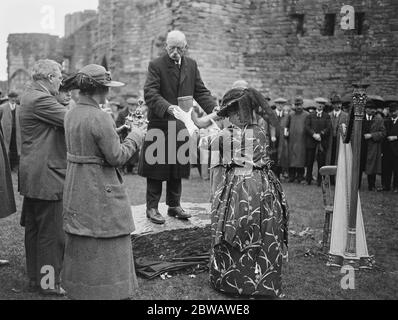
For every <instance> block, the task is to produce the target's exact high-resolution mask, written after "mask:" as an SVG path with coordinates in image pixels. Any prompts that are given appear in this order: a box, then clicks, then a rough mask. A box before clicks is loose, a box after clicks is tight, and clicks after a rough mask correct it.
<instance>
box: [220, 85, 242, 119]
mask: <svg viewBox="0 0 398 320" xmlns="http://www.w3.org/2000/svg"><path fill="white" fill-rule="evenodd" d="M244 90H245V89H243V88H233V89H231V90H229V91H228V92H227V93H226V94H225V95H224V97H223V99H222V101H221V109H220V111H218V112H217V115H218V116H219V117H227V116H228V114H229V113H230V112H231V111H232V110H234V109H239V106H238V105H237V104H236V102H238V101H239V100H240V99H241V98H242V97H243V95H244Z"/></svg>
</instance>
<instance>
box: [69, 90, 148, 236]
mask: <svg viewBox="0 0 398 320" xmlns="http://www.w3.org/2000/svg"><path fill="white" fill-rule="evenodd" d="M65 132H66V143H67V150H68V156H67V159H68V168H67V175H66V180H65V191H64V229H65V231H67V232H68V233H71V234H75V235H80V236H89V237H95V238H111V237H117V236H122V235H127V234H130V233H131V232H133V231H134V222H133V218H132V215H131V207H130V201H129V198H128V195H127V192H126V189H125V187H124V185H123V179H122V176H121V175H120V173H119V171H118V170H117V167H119V166H122V165H124V164H125V163H126V162H127V161H128V160H129V159H130V158H131V157H132V156H133V154H134V153H135V152H137V151H138V150H139V148H140V147H141V145H142V139H143V137H142V136H140V135H138V134H136V132H135V131H133V132H132V133H130V134H129V135H128V136H127V138H126V140H125V141H124V142H123V143H121V142H120V139H119V136H118V134H117V133H116V126H115V122H114V121H113V119H112V117H111V116H110V115H109V114H108V113H106V112H104V111H102V110H101V109H100V107H99V105H98V104H97V102H96V101H95V100H93V99H92V98H90V97H87V96H83V95H81V96H80V99H79V102H78V104H77V106H76V108H74V109H72V110H71V111H69V112H68V113H67V115H66V117H65Z"/></svg>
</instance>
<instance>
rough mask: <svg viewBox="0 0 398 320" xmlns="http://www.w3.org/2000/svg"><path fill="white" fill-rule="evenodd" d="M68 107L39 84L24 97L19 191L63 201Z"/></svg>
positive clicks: (26, 92)
mask: <svg viewBox="0 0 398 320" xmlns="http://www.w3.org/2000/svg"><path fill="white" fill-rule="evenodd" d="M66 112H67V109H66V107H64V106H63V105H61V104H60V103H58V102H57V100H56V98H55V97H54V96H52V95H51V94H50V93H49V91H48V90H47V89H46V88H45V87H44V86H41V85H40V84H39V83H36V82H33V83H31V84H29V85H28V87H27V89H26V90H25V92H24V93H23V94H22V97H21V112H20V116H19V120H20V126H21V141H22V147H21V159H20V165H19V191H20V193H21V194H22V195H23V196H25V197H28V198H33V199H40V200H62V194H63V189H64V181H65V174H66V144H65V131H64V118H65V114H66Z"/></svg>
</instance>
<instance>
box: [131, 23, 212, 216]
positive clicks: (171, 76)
mask: <svg viewBox="0 0 398 320" xmlns="http://www.w3.org/2000/svg"><path fill="white" fill-rule="evenodd" d="M186 49H187V41H186V38H185V35H184V34H183V33H182V32H180V31H176V30H175V31H171V32H170V33H169V34H168V36H167V40H166V51H167V54H165V55H163V56H161V57H159V58H157V59H155V60H153V61H151V62H150V63H149V67H148V75H147V79H146V82H145V87H144V96H145V102H146V104H147V106H148V121H149V123H148V133H147V136H146V140H145V142H144V146H143V149H142V152H141V158H140V168H139V174H140V175H142V176H143V177H146V178H147V193H146V202H147V211H146V214H147V217H148V218H149V219H150V220H151V221H152V222H154V223H158V224H163V223H164V222H165V220H164V218H163V216H162V215H161V214H160V212H159V211H158V203H159V200H160V197H161V194H162V182H163V181H166V182H167V191H166V204H167V205H168V206H169V209H168V212H167V213H168V215H170V216H173V217H176V218H179V219H187V218H190V215H189V214H187V213H186V212H185V211H184V210H183V209H182V208H181V204H180V199H181V191H182V185H181V179H182V178H188V177H189V170H190V164H189V155H188V156H187V157H185V158H186V159H188V161H184V162H183V163H182V162H181V161H179V160H181V159H179V157H178V150H179V148H180V147H181V146H182V145H185V144H186V143H187V142H188V139H189V137H188V134H186V135H185V138H184V139H181V138H179V139H177V137H178V135H179V133H180V131H182V130H183V129H184V128H185V126H184V124H183V123H182V122H181V121H179V120H176V119H175V117H174V110H176V109H177V108H178V106H177V105H178V97H183V96H193V98H194V99H195V100H196V101H197V102H198V103H199V105H200V106H201V107H202V109H203V110H204V111H205V112H206V113H211V112H212V110H213V109H214V107H215V106H216V105H217V101H216V99H215V98H214V97H212V96H211V93H210V91H209V90H208V89H207V88H206V87H205V85H204V84H203V81H202V79H201V76H200V73H199V69H198V66H197V63H196V61H195V60H193V59H191V58H189V57H187V56H185V55H184V54H185V52H186ZM159 132H160V133H162V134H163V135H164V137H165V139H164V141H163V142H162V141H160V142H159V141H158V143H159V146H160V148H161V149H162V148H163V150H157V152H158V153H157V156H159V157H158V159H160V161H151V160H150V159H149V158H150V157H151V154H149V153H150V152H149V151H150V150H151V148H149V147H150V146H151V145H152V144H153V143H154V142H155V141H153V140H151V133H153V134H154V135H157V133H159ZM161 140H162V139H161ZM161 154H162V155H161ZM185 158H184V159H183V160H186V159H185Z"/></svg>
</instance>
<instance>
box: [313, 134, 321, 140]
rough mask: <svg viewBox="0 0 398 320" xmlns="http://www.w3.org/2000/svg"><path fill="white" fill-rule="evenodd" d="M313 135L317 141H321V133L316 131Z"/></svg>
mask: <svg viewBox="0 0 398 320" xmlns="http://www.w3.org/2000/svg"><path fill="white" fill-rule="evenodd" d="M312 137H313V138H314V139H315V140H316V141H321V140H322V138H321V135H320V134H318V133H314V134H313V135H312Z"/></svg>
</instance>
